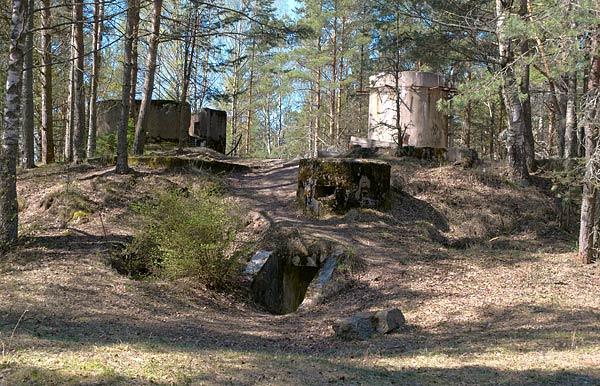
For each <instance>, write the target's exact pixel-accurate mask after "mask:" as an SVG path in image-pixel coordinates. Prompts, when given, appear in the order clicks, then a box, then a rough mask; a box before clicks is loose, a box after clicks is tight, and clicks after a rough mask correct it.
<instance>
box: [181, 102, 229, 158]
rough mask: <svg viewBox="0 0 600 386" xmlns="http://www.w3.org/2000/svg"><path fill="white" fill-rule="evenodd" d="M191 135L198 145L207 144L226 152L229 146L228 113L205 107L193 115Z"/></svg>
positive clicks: (211, 147)
mask: <svg viewBox="0 0 600 386" xmlns="http://www.w3.org/2000/svg"><path fill="white" fill-rule="evenodd" d="M189 132H190V136H191V137H192V139H193V141H194V142H195V144H196V145H198V146H205V147H208V148H210V149H213V150H216V151H218V152H219V153H223V154H225V148H226V146H227V113H226V112H225V111H221V110H213V109H209V108H203V109H202V110H201V111H200V112H198V113H196V114H194V115H192V120H191V122H190V129H189Z"/></svg>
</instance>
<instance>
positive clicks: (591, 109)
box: [578, 27, 600, 264]
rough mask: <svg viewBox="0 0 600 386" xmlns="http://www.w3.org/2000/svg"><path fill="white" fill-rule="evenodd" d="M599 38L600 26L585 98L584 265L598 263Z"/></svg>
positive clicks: (594, 36) (594, 37)
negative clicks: (596, 178)
mask: <svg viewBox="0 0 600 386" xmlns="http://www.w3.org/2000/svg"><path fill="white" fill-rule="evenodd" d="M599 39H600V27H596V30H595V31H594V32H593V33H592V36H591V42H590V43H591V53H592V59H591V60H592V62H591V68H590V72H589V77H588V84H587V95H586V99H587V100H586V110H587V111H586V119H585V123H584V127H585V157H586V159H587V163H586V168H585V177H584V180H583V193H582V196H581V218H580V223H579V224H580V226H579V251H578V252H579V253H578V254H579V259H580V260H581V261H582V262H584V263H587V264H589V263H591V262H593V261H594V260H596V257H597V255H598V252H597V251H596V250H595V248H594V245H593V240H594V230H595V229H594V226H595V223H596V217H597V216H598V213H597V212H598V208H597V207H596V201H597V194H598V192H597V188H596V184H595V176H596V173H597V170H596V168H595V165H597V163H596V162H592V158H596V157H598V156H600V154H597V148H596V144H597V137H598V125H597V119H598V116H599V115H600V114H599V111H598V110H599V109H600V106H599V105H598V101H597V98H598V96H599V93H600V90H599V86H600V55H599V54H598V47H599Z"/></svg>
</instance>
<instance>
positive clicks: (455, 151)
mask: <svg viewBox="0 0 600 386" xmlns="http://www.w3.org/2000/svg"><path fill="white" fill-rule="evenodd" d="M446 160H447V161H448V162H451V163H453V164H455V165H461V166H463V167H465V168H470V167H473V166H474V165H475V164H476V163H477V162H478V161H479V156H478V155H477V152H476V151H475V150H473V149H467V148H462V147H449V148H448V151H447V153H446Z"/></svg>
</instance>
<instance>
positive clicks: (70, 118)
mask: <svg viewBox="0 0 600 386" xmlns="http://www.w3.org/2000/svg"><path fill="white" fill-rule="evenodd" d="M70 41H71V45H70V58H69V60H70V68H69V96H68V97H67V109H68V111H67V124H66V126H65V132H64V156H63V161H64V162H71V161H72V160H73V127H74V124H75V106H74V104H73V102H74V101H75V21H73V24H72V25H71V40H70Z"/></svg>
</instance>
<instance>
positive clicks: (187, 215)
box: [113, 189, 242, 289]
mask: <svg viewBox="0 0 600 386" xmlns="http://www.w3.org/2000/svg"><path fill="white" fill-rule="evenodd" d="M133 209H134V210H135V211H136V212H137V213H138V214H140V215H141V217H142V228H141V231H140V232H138V234H136V235H135V237H134V239H133V241H132V243H131V244H129V245H128V246H127V248H126V249H125V251H123V252H122V254H121V255H120V256H119V257H117V258H114V259H113V266H115V268H117V270H119V271H120V272H121V273H126V274H128V275H130V276H132V277H133V278H141V277H147V276H154V277H161V278H167V279H177V278H181V277H193V278H195V279H196V280H198V281H199V282H201V283H203V284H205V285H206V286H207V287H210V288H213V289H223V288H225V287H227V285H228V284H229V283H230V282H231V280H232V279H233V277H234V276H235V275H236V274H237V272H239V262H238V258H237V257H238V256H237V254H236V253H235V251H234V252H231V250H232V248H231V244H232V243H233V241H234V239H235V235H236V234H237V232H238V231H239V230H240V229H241V226H242V220H241V216H240V215H239V213H238V211H237V210H236V209H235V208H232V207H231V205H230V204H226V203H225V202H224V201H223V200H222V199H221V198H220V197H219V196H218V194H216V193H215V192H214V191H208V190H205V189H199V190H194V191H188V190H181V189H178V190H170V191H168V192H166V193H160V194H158V195H157V196H156V197H154V198H153V199H150V200H147V201H144V202H142V203H139V204H136V205H134V208H133Z"/></svg>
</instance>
